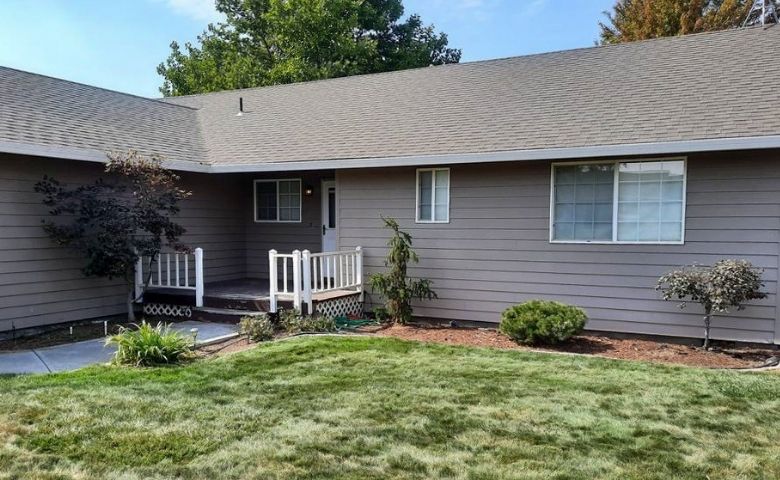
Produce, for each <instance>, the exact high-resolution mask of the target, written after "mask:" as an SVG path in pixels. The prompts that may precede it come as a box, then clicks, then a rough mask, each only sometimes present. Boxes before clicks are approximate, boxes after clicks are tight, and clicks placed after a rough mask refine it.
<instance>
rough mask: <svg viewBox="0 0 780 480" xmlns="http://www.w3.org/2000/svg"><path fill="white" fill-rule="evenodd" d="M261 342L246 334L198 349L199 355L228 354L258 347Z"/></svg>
mask: <svg viewBox="0 0 780 480" xmlns="http://www.w3.org/2000/svg"><path fill="white" fill-rule="evenodd" d="M257 345H259V343H256V342H250V341H249V339H248V338H247V337H245V336H239V337H236V338H231V339H229V340H225V341H224V342H219V343H212V344H210V345H203V346H201V347H198V349H197V350H196V352H197V354H198V356H199V357H215V356H220V355H227V354H228V353H234V352H240V351H242V350H247V349H250V348H253V347H256V346H257Z"/></svg>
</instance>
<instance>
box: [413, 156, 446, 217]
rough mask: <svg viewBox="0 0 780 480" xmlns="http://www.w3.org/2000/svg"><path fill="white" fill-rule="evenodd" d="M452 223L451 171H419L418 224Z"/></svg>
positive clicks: (443, 169) (438, 169)
mask: <svg viewBox="0 0 780 480" xmlns="http://www.w3.org/2000/svg"><path fill="white" fill-rule="evenodd" d="M449 221H450V169H449V168H421V169H419V170H417V222H418V223H447V222H449Z"/></svg>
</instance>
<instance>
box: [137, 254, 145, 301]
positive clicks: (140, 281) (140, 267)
mask: <svg viewBox="0 0 780 480" xmlns="http://www.w3.org/2000/svg"><path fill="white" fill-rule="evenodd" d="M143 293H144V259H143V257H142V256H140V255H139V256H138V260H136V261H135V299H136V300H138V299H139V298H141V295H143Z"/></svg>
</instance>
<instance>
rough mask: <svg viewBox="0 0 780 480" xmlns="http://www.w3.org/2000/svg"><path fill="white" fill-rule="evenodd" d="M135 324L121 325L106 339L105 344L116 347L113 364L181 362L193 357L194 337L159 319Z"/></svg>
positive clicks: (140, 364) (138, 364)
mask: <svg viewBox="0 0 780 480" xmlns="http://www.w3.org/2000/svg"><path fill="white" fill-rule="evenodd" d="M136 327H137V328H135V329H130V328H124V327H120V329H119V333H118V334H116V335H113V336H111V337H109V338H108V340H106V344H113V345H116V347H117V350H116V354H115V355H114V360H113V362H114V363H115V364H117V365H134V366H137V367H148V366H153V365H164V364H172V363H181V362H182V361H184V360H189V359H191V358H192V357H193V352H192V343H193V339H192V338H187V337H185V336H184V335H182V334H180V333H179V332H177V331H175V330H171V326H170V325H169V324H164V323H158V324H157V326H156V327H153V326H151V325H149V324H148V323H146V322H141V324H140V325H136Z"/></svg>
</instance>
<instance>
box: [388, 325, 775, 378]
mask: <svg viewBox="0 0 780 480" xmlns="http://www.w3.org/2000/svg"><path fill="white" fill-rule="evenodd" d="M377 333H378V334H379V335H383V336H389V337H395V338H402V339H405V340H417V341H423V342H436V343H445V344H448V345H466V346H474V347H493V348H504V349H518V350H541V351H550V352H560V353H578V354H586V355H596V356H601V357H607V358H617V359H622V360H639V361H647V362H659V363H668V364H677V365H688V366H693V367H704V368H756V367H760V366H762V365H764V364H766V363H767V362H768V361H771V360H772V359H773V358H775V359H776V358H777V357H778V356H780V351H778V350H777V349H776V348H775V347H773V346H772V345H766V346H759V345H751V344H741V343H736V342H715V344H716V346H715V347H714V349H713V350H712V351H705V350H704V349H702V348H701V347H699V346H697V345H700V342H698V341H696V340H689V339H679V341H677V342H671V341H663V340H661V339H658V338H650V337H642V336H639V335H626V336H620V337H619V336H615V335H597V334H582V335H577V336H575V337H574V338H572V339H571V340H570V341H568V342H564V343H561V344H559V345H553V346H545V345H539V346H533V347H531V346H525V345H518V344H517V343H515V342H514V341H512V340H511V339H509V338H507V337H506V336H504V335H501V334H500V333H499V332H497V331H496V330H495V329H492V328H479V329H477V328H451V327H442V326H436V325H424V324H423V325H392V326H390V327H388V328H386V329H383V330H379V331H377Z"/></svg>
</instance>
